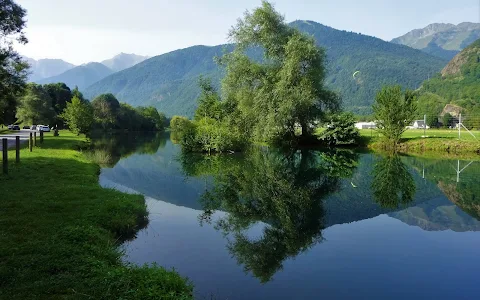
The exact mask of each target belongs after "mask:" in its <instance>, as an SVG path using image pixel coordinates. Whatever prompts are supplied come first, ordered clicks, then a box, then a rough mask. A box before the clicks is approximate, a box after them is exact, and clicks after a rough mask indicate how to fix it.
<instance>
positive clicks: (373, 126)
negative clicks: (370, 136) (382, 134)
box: [355, 122, 377, 129]
mask: <svg viewBox="0 0 480 300" xmlns="http://www.w3.org/2000/svg"><path fill="white" fill-rule="evenodd" d="M355 127H357V128H358V129H376V128H377V124H375V122H357V123H355Z"/></svg>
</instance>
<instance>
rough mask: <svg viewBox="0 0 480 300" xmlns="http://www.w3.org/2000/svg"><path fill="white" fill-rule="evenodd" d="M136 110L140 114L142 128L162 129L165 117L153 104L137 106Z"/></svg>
mask: <svg viewBox="0 0 480 300" xmlns="http://www.w3.org/2000/svg"><path fill="white" fill-rule="evenodd" d="M137 112H138V113H139V114H140V115H141V116H142V118H143V120H142V124H141V127H142V129H144V130H159V131H162V130H164V127H165V122H166V117H165V115H164V114H163V113H159V112H158V110H157V109H156V108H155V107H153V106H147V107H142V106H140V107H138V108H137Z"/></svg>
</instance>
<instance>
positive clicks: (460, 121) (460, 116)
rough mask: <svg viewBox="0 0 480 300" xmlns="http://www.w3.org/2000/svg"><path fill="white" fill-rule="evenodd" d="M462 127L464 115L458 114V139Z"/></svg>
mask: <svg viewBox="0 0 480 300" xmlns="http://www.w3.org/2000/svg"><path fill="white" fill-rule="evenodd" d="M461 127H462V114H458V139H460V131H461Z"/></svg>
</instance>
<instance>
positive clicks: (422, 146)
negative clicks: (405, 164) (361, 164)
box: [360, 129, 480, 157]
mask: <svg viewBox="0 0 480 300" xmlns="http://www.w3.org/2000/svg"><path fill="white" fill-rule="evenodd" d="M472 133H473V134H474V135H475V136H476V137H477V138H478V139H477V138H475V137H473V136H472V135H470V134H469V133H468V132H467V131H466V130H462V132H461V138H460V139H458V130H448V129H429V130H427V131H426V135H425V136H424V131H423V130H419V129H409V130H407V131H406V132H405V133H404V134H403V135H402V140H401V141H400V143H399V145H398V148H397V150H398V151H399V152H402V153H427V154H428V153H430V152H433V153H436V156H438V157H447V156H448V157H450V156H458V155H463V156H465V155H467V156H468V155H470V156H477V155H478V154H480V132H479V131H472ZM360 134H361V136H362V138H363V139H364V140H365V141H366V144H367V145H368V148H370V149H372V150H382V148H383V144H382V142H381V137H380V135H379V134H378V133H377V132H376V131H375V130H370V129H363V130H360Z"/></svg>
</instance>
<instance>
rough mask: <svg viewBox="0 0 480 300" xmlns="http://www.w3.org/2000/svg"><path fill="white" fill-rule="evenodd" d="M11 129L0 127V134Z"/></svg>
mask: <svg viewBox="0 0 480 300" xmlns="http://www.w3.org/2000/svg"><path fill="white" fill-rule="evenodd" d="M9 131H10V130H8V128H3V129H1V128H0V134H5V133H8V132H9Z"/></svg>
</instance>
